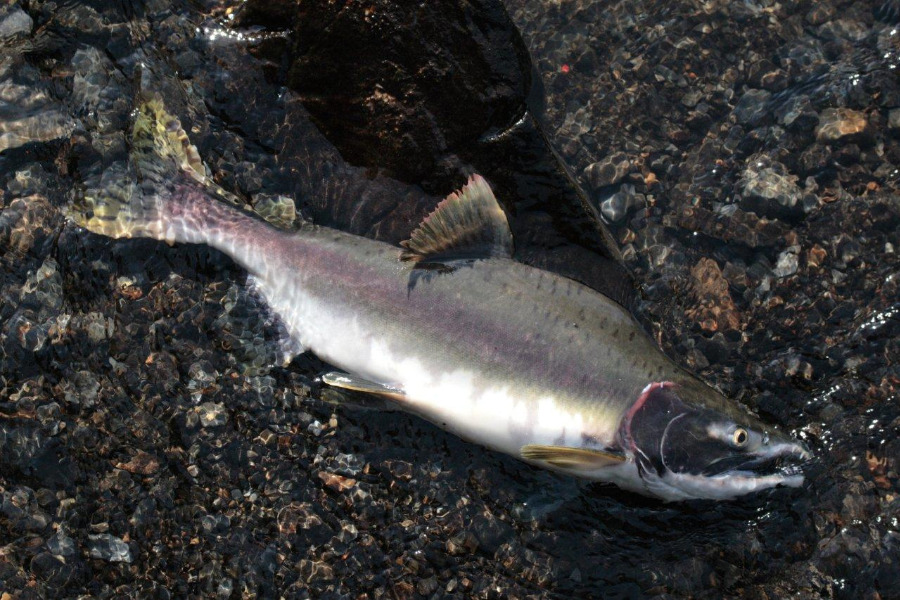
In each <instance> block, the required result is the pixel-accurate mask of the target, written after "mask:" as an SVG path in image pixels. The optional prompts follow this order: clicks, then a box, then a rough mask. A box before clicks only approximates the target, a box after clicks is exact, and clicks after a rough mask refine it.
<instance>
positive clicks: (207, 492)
mask: <svg viewBox="0 0 900 600" xmlns="http://www.w3.org/2000/svg"><path fill="white" fill-rule="evenodd" d="M506 6H507V8H508V10H509V12H510V15H511V16H512V18H513V20H514V21H515V23H516V25H517V26H518V27H519V29H520V31H521V32H522V35H523V37H524V39H525V42H526V44H527V46H528V48H529V49H530V51H531V53H532V57H533V60H534V63H535V65H536V67H537V70H538V72H539V73H540V76H541V80H542V82H543V86H544V91H545V97H544V101H543V108H542V110H541V113H540V115H539V118H540V120H541V121H542V122H543V123H544V127H545V131H546V132H547V133H548V134H549V137H550V138H551V141H552V144H553V146H554V148H556V150H557V151H558V152H559V154H560V156H561V157H562V159H563V161H564V162H565V164H566V165H567V166H568V168H569V169H570V170H571V171H572V172H573V173H574V174H575V176H576V178H577V179H578V181H579V182H580V184H581V185H582V186H583V187H584V188H585V189H586V190H587V191H588V194H589V196H590V199H591V201H592V202H593V203H594V205H595V207H596V208H597V210H598V211H599V212H600V213H601V214H602V215H603V216H604V217H605V218H606V219H607V221H608V225H609V227H610V229H611V231H612V232H613V235H614V236H615V238H616V240H617V241H618V243H619V245H620V247H621V248H622V253H623V257H624V259H625V261H626V264H627V265H628V266H629V267H630V268H631V270H632V271H633V273H634V274H635V278H636V280H637V282H638V284H639V285H640V288H641V296H640V302H639V303H638V307H637V308H638V314H639V316H640V318H641V319H642V321H643V322H644V323H645V325H646V327H647V328H648V331H650V332H651V333H652V334H653V335H654V337H655V338H656V339H658V340H659V341H660V343H661V345H662V347H663V348H664V349H665V350H666V351H667V352H668V353H669V354H670V355H672V356H674V357H676V358H678V359H679V360H681V361H682V363H683V364H686V365H688V366H690V367H691V368H693V369H694V370H696V371H697V372H698V373H700V374H701V375H702V376H703V378H704V379H705V380H707V381H709V382H711V383H713V384H715V385H717V386H719V387H720V388H722V389H723V390H724V391H726V392H727V393H728V394H729V395H731V396H734V397H736V398H738V399H739V400H741V401H743V402H744V403H746V404H747V405H748V406H750V407H752V408H754V409H755V410H756V411H758V412H759V413H760V414H761V415H762V416H763V417H764V418H765V419H766V420H768V421H771V422H774V423H777V424H779V425H780V426H781V427H783V428H786V429H788V430H791V431H794V432H795V433H796V434H797V435H798V436H799V437H801V438H803V439H804V440H806V441H807V442H808V443H809V445H810V446H811V447H812V448H813V449H814V451H815V453H816V455H817V460H816V462H815V463H814V464H812V465H811V466H810V467H809V469H808V471H807V474H808V478H807V484H806V485H805V486H804V487H803V488H801V489H797V490H773V491H770V492H767V493H765V494H759V495H756V496H753V497H749V498H744V499H741V500H739V501H736V502H729V503H718V504H715V503H708V502H691V503H680V504H671V505H666V504H660V503H658V502H655V501H651V500H648V499H645V498H642V497H639V496H634V495H630V494H625V493H623V492H621V491H618V490H616V489H614V488H610V487H606V486H601V485H589V484H583V483H579V482H575V481H574V480H571V479H567V478H563V477H559V476H556V475H552V474H550V473H547V472H543V471H538V470H535V469H532V468H530V467H528V466H526V465H523V464H521V463H519V462H518V461H515V460H513V459H510V458H508V457H505V456H501V455H498V454H494V453H491V452H489V451H486V450H484V449H482V448H480V447H477V446H473V445H470V444H467V443H465V442H462V441H460V440H458V439H457V438H455V437H453V436H452V435H449V434H447V433H445V432H443V431H441V430H439V429H437V428H435V427H432V426H431V425H429V424H428V423H425V422H423V421H421V420H419V419H416V418H414V417H410V416H407V415H403V414H399V413H393V412H380V411H375V410H367V409H366V408H364V407H357V408H354V407H335V406H334V405H332V404H330V403H329V402H328V400H329V399H330V398H331V396H330V394H331V392H328V391H323V390H321V389H319V386H318V385H317V384H316V383H315V376H316V375H317V374H319V373H321V372H322V370H324V368H325V366H324V365H322V364H320V363H318V362H317V361H316V360H315V359H314V358H312V357H306V356H304V357H301V358H298V359H297V360H295V361H294V362H293V363H292V364H291V365H290V366H289V367H288V368H280V367H273V366H272V365H273V364H275V362H276V358H277V356H276V355H277V350H278V349H277V347H276V345H275V344H273V343H272V342H273V340H275V338H277V335H278V332H277V331H276V328H275V326H274V325H272V324H271V323H269V322H267V321H266V320H265V319H260V318H259V315H260V314H261V313H262V314H265V313H264V309H263V308H261V307H260V306H258V303H257V302H256V300H255V299H254V298H253V297H252V295H248V294H247V293H246V286H245V276H244V274H243V273H241V272H240V270H239V269H237V268H236V267H234V265H233V264H232V263H231V262H230V261H229V260H228V259H226V258H224V257H223V256H221V255H219V254H218V253H215V252H213V251H211V250H209V249H206V248H203V247H175V248H168V247H166V246H165V245H163V244H158V243H155V242H149V241H125V242H112V241H110V240H106V239H102V238H99V237H97V236H91V235H88V234H87V233H85V232H83V231H80V230H77V229H76V228H74V227H72V226H71V225H68V226H67V225H65V224H64V223H65V222H64V218H63V216H62V214H61V209H62V208H63V207H64V206H65V205H66V204H67V203H68V202H69V201H70V199H71V194H73V193H78V191H79V189H80V188H82V187H97V186H103V185H104V184H105V182H104V179H103V177H104V173H108V172H109V170H110V166H111V165H115V164H116V163H117V162H120V163H121V161H124V160H125V158H126V156H127V146H126V141H125V135H124V133H123V132H124V131H125V130H126V129H127V127H128V123H129V119H130V113H131V111H132V108H133V106H134V102H135V98H136V96H137V95H138V94H139V93H140V92H141V91H142V90H143V91H144V92H146V91H148V90H152V91H155V92H158V93H160V94H161V95H162V96H163V97H164V98H165V99H166V102H167V105H168V106H169V108H170V109H171V110H173V111H174V112H176V113H177V114H178V115H179V118H180V119H181V120H182V123H183V124H184V125H185V129H186V130H187V131H188V132H189V135H190V136H191V139H192V141H193V142H194V143H195V144H196V145H197V146H198V148H199V150H200V153H201V156H202V158H203V160H204V161H205V163H206V164H207V165H208V166H209V168H210V170H211V174H212V175H213V177H214V178H215V179H216V181H217V182H218V183H219V184H220V185H222V186H223V187H224V188H226V189H228V190H230V191H233V192H235V193H237V194H238V195H239V196H240V197H241V198H244V199H246V200H249V201H250V202H251V203H252V204H253V205H255V206H257V207H261V206H269V207H274V208H271V210H272V211H274V212H278V213H279V214H280V215H281V217H282V219H283V220H287V221H290V220H291V219H293V218H294V215H293V214H292V213H291V211H290V208H289V206H290V205H291V202H290V201H289V200H287V201H285V200H284V199H283V197H286V198H294V199H296V204H297V207H298V209H299V211H300V214H302V215H304V216H311V217H313V218H315V219H316V220H318V221H319V222H325V223H328V224H331V225H336V226H340V227H342V228H345V229H348V230H351V231H355V232H358V233H364V234H367V235H371V236H375V237H379V238H381V239H402V237H403V236H404V235H405V234H406V232H408V230H409V229H410V228H411V227H412V226H414V224H415V222H416V221H417V220H418V218H419V217H420V216H421V215H423V214H424V213H426V212H427V210H428V208H429V207H430V206H432V205H433V202H434V201H435V197H434V196H433V195H432V194H426V193H425V192H423V191H422V190H421V188H419V187H418V186H416V185H410V184H408V183H399V182H397V181H395V180H393V179H391V178H389V177H385V176H384V175H377V176H373V174H372V172H371V171H370V170H367V169H365V168H363V167H358V166H352V165H350V164H348V163H347V162H345V161H344V160H343V159H342V158H341V156H340V155H339V153H338V152H337V150H336V149H335V147H334V146H333V145H332V144H331V143H330V142H329V141H328V139H326V137H325V136H323V135H322V133H321V132H320V131H319V130H318V129H317V128H316V127H315V126H314V125H313V124H312V122H311V120H310V117H309V114H308V113H307V111H306V109H305V108H304V107H303V105H302V103H301V102H300V100H299V99H298V97H297V96H296V94H294V93H293V92H291V91H289V90H287V89H284V88H282V87H280V85H279V84H278V81H279V76H278V71H279V69H281V68H282V66H281V65H278V64H271V63H268V62H266V61H265V59H262V58H259V55H258V54H257V55H253V54H251V52H250V49H252V48H253V47H258V46H259V45H260V44H263V43H266V40H263V39H260V38H261V36H270V37H271V39H272V40H276V41H277V39H279V36H280V35H281V34H282V32H280V31H279V30H278V29H277V25H276V24H270V25H269V26H268V29H266V30H259V29H255V30H232V29H229V23H230V22H231V19H230V18H229V16H228V15H229V14H230V12H229V8H231V7H229V6H227V5H220V4H217V3H213V2H206V3H203V2H200V3H191V4H176V5H175V7H174V8H172V7H170V6H169V4H168V3H152V2H150V3H130V4H128V6H127V8H123V7H122V6H120V5H119V4H117V3H108V2H88V3H81V4H77V5H68V4H67V5H63V6H57V5H55V4H53V5H51V4H50V3H40V2H32V3H27V4H16V3H13V4H12V5H10V6H9V7H7V8H4V9H0V35H2V36H4V38H3V42H2V44H3V45H2V50H3V54H2V55H0V135H3V136H4V137H2V138H0V139H2V142H0V148H3V150H2V153H0V181H2V187H0V207H2V212H0V243H2V246H0V247H2V249H3V252H4V254H3V260H2V261H0V266H2V269H0V278H2V291H0V326H2V330H0V386H2V387H0V515H2V516H0V581H2V582H3V585H2V586H0V587H2V589H4V590H10V591H11V592H13V593H18V594H19V596H20V597H22V598H28V597H58V596H75V595H78V594H87V593H89V594H92V595H95V596H98V597H112V596H116V597H120V596H126V595H130V596H135V597H148V596H150V597H156V596H158V597H173V596H174V597H185V596H198V597H199V596H202V597H207V596H208V597H221V598H227V597H243V596H249V597H253V596H256V597H273V596H277V595H279V594H280V595H284V596H286V597H316V598H324V597H345V596H346V597H359V596H360V595H361V594H367V595H368V597H381V596H387V597H417V596H422V597H445V596H459V597H503V598H506V597H560V598H563V597H597V596H603V597H624V598H632V597H647V596H662V597H667V596H674V597H710V598H714V597H720V596H723V595H724V596H730V597H736V596H740V597H760V598H762V597H784V596H788V595H790V596H792V597H809V598H818V597H823V596H824V597H838V598H860V597H863V598H879V597H880V598H889V597H896V596H900V563H898V561H900V523H898V516H897V515H898V514H900V496H898V485H900V483H898V469H897V457H898V456H900V435H898V432H900V398H898V388H900V366H898V359H897V357H898V356H900V293H898V292H900V256H898V253H897V251H898V248H900V233H898V231H900V198H898V196H897V189H896V186H897V185H898V177H897V174H898V172H900V171H898V168H900V147H898V144H897V141H898V135H900V112H896V111H897V110H898V107H900V93H898V92H900V88H898V79H897V73H896V65H897V61H898V54H897V52H898V50H900V32H898V30H897V29H896V28H895V26H897V25H898V23H897V14H898V11H896V10H895V9H894V4H893V3H865V2H855V3H840V2H820V3H810V2H786V3H779V4H775V3H769V2H738V3H735V2H705V3H701V2H684V3H680V4H676V5H672V4H671V3H659V2H649V1H647V2H635V1H631V2H612V3H609V2H603V3H601V2H589V1H572V2H565V1H564V2H541V1H537V0H509V1H507V2H506ZM837 109H842V110H837ZM121 164H124V163H121ZM396 198H401V199H402V200H401V201H399V202H398V201H395V199H396ZM385 206H389V207H390V208H388V209H385V208H384V207H385ZM279 211H280V212H279ZM373 215H374V216H373ZM357 401H358V402H357V403H359V404H364V403H365V399H363V398H358V399H357Z"/></svg>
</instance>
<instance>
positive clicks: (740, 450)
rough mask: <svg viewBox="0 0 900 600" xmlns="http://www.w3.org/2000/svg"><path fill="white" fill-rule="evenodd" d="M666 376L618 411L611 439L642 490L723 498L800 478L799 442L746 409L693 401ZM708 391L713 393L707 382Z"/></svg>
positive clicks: (803, 457) (802, 453)
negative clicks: (627, 460)
mask: <svg viewBox="0 0 900 600" xmlns="http://www.w3.org/2000/svg"><path fill="white" fill-rule="evenodd" d="M679 391H680V386H679V385H678V384H675V383H672V382H658V383H651V384H649V385H648V386H647V387H646V388H644V390H643V392H642V393H641V395H640V396H639V398H638V399H637V400H636V401H635V403H634V405H633V406H632V407H631V408H630V409H629V410H628V411H626V413H625V415H624V416H623V418H622V422H621V424H620V426H619V432H618V435H617V439H618V440H619V442H620V444H621V445H622V446H623V447H624V448H626V449H627V451H628V452H630V454H631V456H632V457H633V458H634V460H635V462H636V466H637V470H638V472H639V475H640V478H641V479H642V481H643V487H644V492H643V493H646V494H649V495H652V496H656V497H658V498H661V499H662V500H665V501H677V500H690V499H709V500H730V499H733V498H736V497H738V496H742V495H745V494H750V493H753V492H757V491H761V490H765V489H769V488H773V487H780V486H785V487H799V486H801V485H802V484H803V481H804V476H803V471H802V465H803V464H804V463H806V462H808V461H809V460H811V459H812V454H811V453H810V451H809V450H808V449H807V448H806V447H805V446H803V444H801V443H799V442H797V441H794V440H792V439H791V438H790V437H788V436H786V435H785V434H782V433H781V432H778V431H775V430H771V431H770V430H769V429H768V428H767V427H766V426H765V425H763V424H761V423H760V422H759V421H758V420H757V419H756V418H755V417H753V416H752V415H750V414H749V413H747V414H745V415H738V416H734V413H733V411H732V412H729V414H725V413H722V412H718V411H716V410H714V409H711V408H709V407H707V406H695V405H693V404H692V403H691V402H686V401H684V400H683V399H682V398H681V397H680V396H679ZM708 393H709V394H717V393H718V392H716V391H715V390H712V388H710V389H709V392H708Z"/></svg>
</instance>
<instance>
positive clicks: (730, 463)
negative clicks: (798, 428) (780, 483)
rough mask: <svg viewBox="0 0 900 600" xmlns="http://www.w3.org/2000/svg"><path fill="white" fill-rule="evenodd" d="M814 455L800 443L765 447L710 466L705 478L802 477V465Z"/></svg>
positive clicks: (704, 473) (723, 459)
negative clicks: (747, 454)
mask: <svg viewBox="0 0 900 600" xmlns="http://www.w3.org/2000/svg"><path fill="white" fill-rule="evenodd" d="M810 459H812V453H811V452H810V451H809V450H807V449H806V447H805V446H803V445H802V444H800V443H797V442H785V443H781V444H775V445H773V446H765V447H763V448H762V449H760V450H759V451H757V452H754V453H753V454H751V455H749V456H731V457H727V458H722V459H719V460H716V461H714V462H712V463H710V464H709V465H708V466H707V467H706V468H705V469H704V470H703V473H702V475H704V476H706V477H729V476H740V477H746V478H754V477H756V478H766V479H769V480H774V479H775V478H777V477H784V478H785V479H790V480H795V479H796V478H797V477H800V479H801V481H802V478H803V466H804V465H805V464H806V463H808V462H809V460H810Z"/></svg>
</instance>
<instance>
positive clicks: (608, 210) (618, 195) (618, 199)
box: [600, 183, 646, 223]
mask: <svg viewBox="0 0 900 600" xmlns="http://www.w3.org/2000/svg"><path fill="white" fill-rule="evenodd" d="M645 202H646V199H645V198H644V196H643V195H642V194H635V191H634V186H633V185H631V184H628V183H626V184H623V185H622V187H621V188H620V189H619V190H618V191H617V192H615V193H614V194H612V195H611V196H609V197H608V198H606V199H605V200H603V201H602V202H601V203H600V214H602V215H603V217H604V218H605V219H606V220H607V221H609V222H610V223H617V222H619V221H621V220H622V219H624V218H625V217H626V216H627V215H628V213H629V212H631V211H632V210H634V209H635V208H637V207H639V206H642V205H643V204H644V203H645Z"/></svg>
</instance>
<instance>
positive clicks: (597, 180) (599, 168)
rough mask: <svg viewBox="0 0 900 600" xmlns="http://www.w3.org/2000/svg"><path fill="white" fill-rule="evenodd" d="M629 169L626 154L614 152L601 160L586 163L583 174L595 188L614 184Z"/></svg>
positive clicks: (628, 160) (626, 173) (622, 177)
mask: <svg viewBox="0 0 900 600" xmlns="http://www.w3.org/2000/svg"><path fill="white" fill-rule="evenodd" d="M630 171H631V159H630V158H629V157H628V155H627V154H624V153H622V152H615V153H613V154H610V155H609V156H607V157H606V158H604V159H603V160H601V161H598V162H595V163H592V164H590V165H588V166H587V167H586V168H585V170H584V175H585V177H586V178H587V180H588V182H589V183H590V184H591V187H592V188H593V189H595V190H597V189H600V188H603V187H606V186H610V185H615V184H616V183H619V182H620V181H622V179H624V178H625V176H626V175H628V173H629V172H630Z"/></svg>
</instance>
